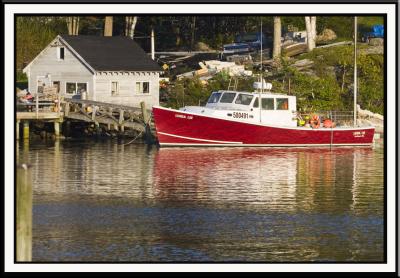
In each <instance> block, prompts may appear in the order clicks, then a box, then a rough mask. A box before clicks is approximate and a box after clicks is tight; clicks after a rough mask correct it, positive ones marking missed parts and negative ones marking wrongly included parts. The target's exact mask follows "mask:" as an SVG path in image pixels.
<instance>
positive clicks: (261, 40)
mask: <svg viewBox="0 0 400 278" xmlns="http://www.w3.org/2000/svg"><path fill="white" fill-rule="evenodd" d="M260 23H261V24H260V25H261V34H260V42H261V43H260V70H261V73H260V81H261V91H260V90H259V91H258V109H259V110H260V123H261V94H262V93H263V89H264V82H263V74H262V71H263V65H262V43H263V33H262V17H261V22H260Z"/></svg>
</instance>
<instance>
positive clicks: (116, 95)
mask: <svg viewBox="0 0 400 278" xmlns="http://www.w3.org/2000/svg"><path fill="white" fill-rule="evenodd" d="M112 83H117V93H116V94H114V95H113V93H112V86H113V85H112ZM110 94H111V96H112V97H118V96H119V81H110Z"/></svg>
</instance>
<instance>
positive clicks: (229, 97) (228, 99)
mask: <svg viewBox="0 0 400 278" xmlns="http://www.w3.org/2000/svg"><path fill="white" fill-rule="evenodd" d="M235 96H236V93H224V94H223V95H222V97H221V100H220V101H219V102H220V103H232V101H233V100H234V99H235Z"/></svg>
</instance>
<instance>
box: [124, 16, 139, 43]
mask: <svg viewBox="0 0 400 278" xmlns="http://www.w3.org/2000/svg"><path fill="white" fill-rule="evenodd" d="M137 20H138V17H137V16H127V17H125V36H127V37H130V38H131V39H133V37H134V36H135V28H136V23H137Z"/></svg>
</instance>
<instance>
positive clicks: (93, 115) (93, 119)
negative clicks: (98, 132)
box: [92, 105, 97, 122]
mask: <svg viewBox="0 0 400 278" xmlns="http://www.w3.org/2000/svg"><path fill="white" fill-rule="evenodd" d="M96 110H97V106H95V105H92V121H93V122H95V121H96Z"/></svg>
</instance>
